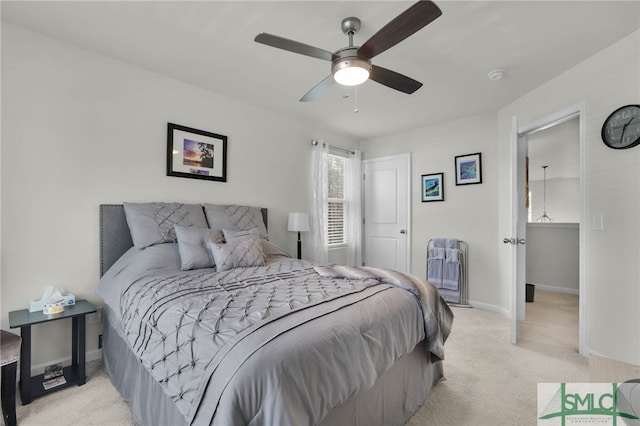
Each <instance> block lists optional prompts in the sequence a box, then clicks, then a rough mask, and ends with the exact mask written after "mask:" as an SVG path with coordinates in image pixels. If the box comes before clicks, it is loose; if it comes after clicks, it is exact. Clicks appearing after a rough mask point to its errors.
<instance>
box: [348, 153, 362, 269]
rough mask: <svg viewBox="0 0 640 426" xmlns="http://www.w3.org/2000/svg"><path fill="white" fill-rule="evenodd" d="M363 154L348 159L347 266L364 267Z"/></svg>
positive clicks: (354, 154) (355, 154)
mask: <svg viewBox="0 0 640 426" xmlns="http://www.w3.org/2000/svg"><path fill="white" fill-rule="evenodd" d="M361 164H362V154H361V153H360V151H355V152H354V153H353V155H349V156H348V157H347V161H346V162H345V173H346V184H347V185H346V188H345V190H346V194H345V195H346V199H347V211H346V218H345V222H346V229H347V264H348V265H350V266H362V207H361V206H362V193H361V189H362V178H361V176H362V168H361Z"/></svg>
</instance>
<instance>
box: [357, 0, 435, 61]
mask: <svg viewBox="0 0 640 426" xmlns="http://www.w3.org/2000/svg"><path fill="white" fill-rule="evenodd" d="M440 15H442V11H441V10H440V8H439V7H438V6H437V5H436V4H435V3H434V2H432V1H429V0H423V1H419V2H417V3H416V4H414V5H413V6H411V7H410V8H409V9H407V10H405V11H404V12H402V13H401V14H400V15H398V16H396V18H395V19H393V20H392V21H391V22H389V23H388V24H387V25H385V26H384V27H382V29H380V31H378V32H377V33H375V34H374V35H373V36H371V38H370V39H369V40H367V41H366V42H365V43H364V44H363V45H362V46H360V48H359V49H358V53H359V54H361V55H363V56H364V57H366V58H369V59H371V58H373V57H374V56H377V55H379V54H381V53H382V52H384V51H385V50H387V49H389V48H391V47H393V46H395V45H396V44H398V43H400V42H401V41H402V40H404V39H405V38H407V37H409V36H410V35H412V34H413V33H415V32H417V31H418V30H420V29H422V28H423V27H425V26H426V25H427V24H429V23H430V22H432V21H433V20H435V19H436V18H437V17H439V16H440Z"/></svg>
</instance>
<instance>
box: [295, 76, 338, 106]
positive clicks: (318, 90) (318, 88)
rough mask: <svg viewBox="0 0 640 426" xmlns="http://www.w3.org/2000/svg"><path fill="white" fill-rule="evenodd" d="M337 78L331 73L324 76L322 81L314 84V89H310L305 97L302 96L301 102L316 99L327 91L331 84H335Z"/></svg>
mask: <svg viewBox="0 0 640 426" xmlns="http://www.w3.org/2000/svg"><path fill="white" fill-rule="evenodd" d="M333 83H335V80H334V79H333V75H332V74H329V75H328V76H327V77H325V78H324V80H322V81H321V82H320V83H318V84H316V85H315V86H313V89H311V90H309V91H308V92H307V93H306V94H305V95H304V96H303V97H301V98H300V102H311V101H315V100H316V99H318V98H319V97H320V95H322V94H323V93H324V92H326V91H327V90H328V89H329V88H330V87H331V86H333Z"/></svg>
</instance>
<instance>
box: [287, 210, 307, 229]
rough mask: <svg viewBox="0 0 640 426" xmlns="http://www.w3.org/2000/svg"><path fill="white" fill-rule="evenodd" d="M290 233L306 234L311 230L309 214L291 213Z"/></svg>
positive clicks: (288, 227)
mask: <svg viewBox="0 0 640 426" xmlns="http://www.w3.org/2000/svg"><path fill="white" fill-rule="evenodd" d="M287 230H289V231H298V232H306V231H308V230H309V214H307V213H289V225H288V226H287Z"/></svg>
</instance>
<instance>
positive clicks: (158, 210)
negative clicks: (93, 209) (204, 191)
mask: <svg viewBox="0 0 640 426" xmlns="http://www.w3.org/2000/svg"><path fill="white" fill-rule="evenodd" d="M123 204H124V214H125V216H126V217H127V224H128V225H129V231H130V232H131V238H132V239H133V245H134V246H136V247H137V248H145V247H149V246H152V245H154V244H160V243H172V242H175V240H176V234H175V231H174V226H175V225H180V226H195V227H198V228H207V220H206V219H205V217H204V213H203V211H202V206H200V205H199V204H180V203H123Z"/></svg>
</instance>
